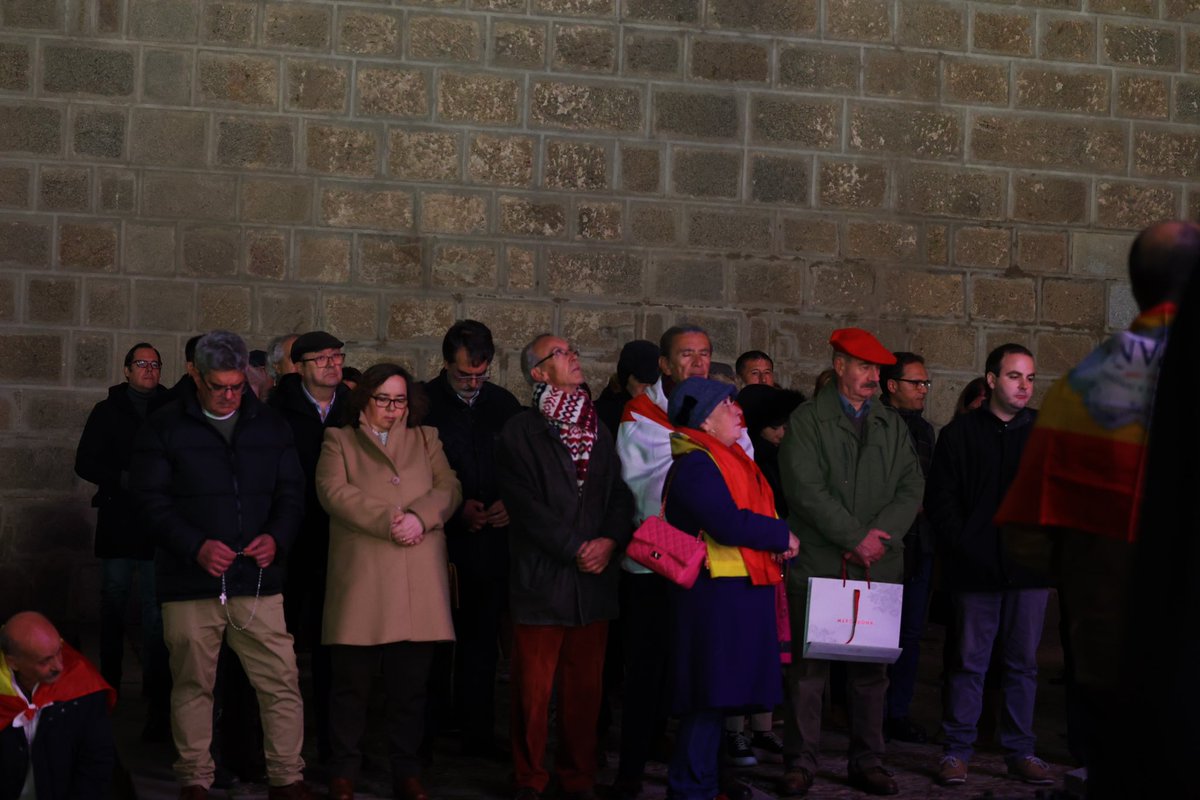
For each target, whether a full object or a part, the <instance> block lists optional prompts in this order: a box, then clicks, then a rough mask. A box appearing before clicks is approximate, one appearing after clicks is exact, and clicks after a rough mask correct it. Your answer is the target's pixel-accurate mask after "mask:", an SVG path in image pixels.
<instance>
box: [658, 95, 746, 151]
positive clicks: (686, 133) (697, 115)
mask: <svg viewBox="0 0 1200 800" xmlns="http://www.w3.org/2000/svg"><path fill="white" fill-rule="evenodd" d="M740 121H741V109H740V104H739V103H738V100H737V97H736V96H735V95H730V94H698V93H695V92H676V91H665V90H664V91H656V92H655V93H654V132H655V133H656V134H658V135H659V136H662V137H664V138H685V139H735V138H737V137H738V133H739V132H740V130H741V122H740Z"/></svg>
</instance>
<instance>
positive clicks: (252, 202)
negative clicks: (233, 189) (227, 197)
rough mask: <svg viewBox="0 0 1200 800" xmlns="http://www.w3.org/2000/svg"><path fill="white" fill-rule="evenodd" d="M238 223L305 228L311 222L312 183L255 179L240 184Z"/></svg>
mask: <svg viewBox="0 0 1200 800" xmlns="http://www.w3.org/2000/svg"><path fill="white" fill-rule="evenodd" d="M241 194H242V219H243V220H246V221H248V222H280V223H290V224H293V225H306V224H309V223H310V222H311V221H312V198H313V189H312V181H311V180H308V179H296V178H255V177H250V176H247V177H246V178H244V179H243V181H242V190H241Z"/></svg>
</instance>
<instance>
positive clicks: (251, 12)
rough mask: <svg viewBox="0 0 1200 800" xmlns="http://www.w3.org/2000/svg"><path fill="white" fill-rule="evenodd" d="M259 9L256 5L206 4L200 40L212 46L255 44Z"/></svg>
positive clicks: (240, 3)
mask: <svg viewBox="0 0 1200 800" xmlns="http://www.w3.org/2000/svg"><path fill="white" fill-rule="evenodd" d="M258 8H259V6H258V4H256V3H242V2H239V3H225V2H218V3H208V4H206V5H205V7H204V17H203V18H202V19H201V23H200V39H201V40H202V41H205V42H211V43H212V44H229V45H243V46H248V45H251V44H253V43H254V30H255V28H256V27H257V20H258Z"/></svg>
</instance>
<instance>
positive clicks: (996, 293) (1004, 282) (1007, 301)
mask: <svg viewBox="0 0 1200 800" xmlns="http://www.w3.org/2000/svg"><path fill="white" fill-rule="evenodd" d="M1036 314H1037V294H1036V289H1035V287H1034V284H1033V281H1031V280H1028V279H1026V278H984V277H980V276H978V275H976V276H974V277H973V278H972V279H971V317H972V319H977V320H988V321H991V322H1033V320H1034V317H1035V316H1036Z"/></svg>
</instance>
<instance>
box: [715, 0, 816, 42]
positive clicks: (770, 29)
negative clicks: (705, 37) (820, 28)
mask: <svg viewBox="0 0 1200 800" xmlns="http://www.w3.org/2000/svg"><path fill="white" fill-rule="evenodd" d="M708 23H709V25H712V26H713V27H717V28H731V29H735V30H749V31H759V32H762V33H776V34H795V33H814V32H815V31H816V29H817V3H816V0H709V3H708Z"/></svg>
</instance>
